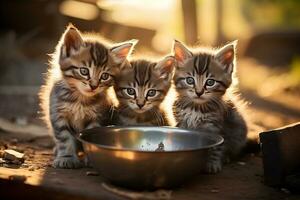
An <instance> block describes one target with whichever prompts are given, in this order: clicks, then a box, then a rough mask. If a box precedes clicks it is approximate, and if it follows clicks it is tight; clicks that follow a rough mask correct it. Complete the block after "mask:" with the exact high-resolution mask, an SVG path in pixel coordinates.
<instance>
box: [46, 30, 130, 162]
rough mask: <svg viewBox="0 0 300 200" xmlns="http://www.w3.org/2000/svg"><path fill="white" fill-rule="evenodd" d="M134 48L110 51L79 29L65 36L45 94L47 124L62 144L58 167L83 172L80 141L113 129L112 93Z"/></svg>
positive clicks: (57, 153) (58, 145)
mask: <svg viewBox="0 0 300 200" xmlns="http://www.w3.org/2000/svg"><path fill="white" fill-rule="evenodd" d="M132 46H133V43H124V44H120V45H118V46H115V47H110V46H109V44H106V43H104V42H103V41H102V40H99V39H97V38H93V37H90V36H85V35H81V33H80V32H79V31H78V30H77V29H76V28H75V27H73V26H69V27H68V28H67V30H66V32H65V33H64V34H63V36H62V39H61V41H60V42H59V43H58V45H57V49H56V52H55V53H54V54H53V56H52V61H51V63H50V68H49V71H48V74H47V80H46V84H45V85H44V86H42V89H41V92H40V98H41V108H42V110H43V114H44V119H45V121H46V122H47V124H48V126H49V129H50V130H51V132H52V133H53V136H54V139H55V142H56V149H55V159H54V162H53V166H54V167H56V168H78V167H80V166H81V162H80V161H79V159H78V157H77V152H78V150H80V144H78V142H77V141H76V139H75V137H74V135H76V134H78V133H79V132H80V131H81V130H83V129H85V128H92V127H97V126H104V125H108V124H109V123H110V120H111V115H112V113H111V111H112V108H113V105H112V102H111V100H110V98H109V96H108V88H109V87H111V86H112V85H113V84H114V78H115V76H116V75H117V74H118V73H119V71H120V68H121V66H122V65H123V64H124V63H126V57H127V54H129V53H130V52H131V48H132ZM124 52H125V54H126V55H124Z"/></svg>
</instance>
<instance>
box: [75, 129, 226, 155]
mask: <svg viewBox="0 0 300 200" xmlns="http://www.w3.org/2000/svg"><path fill="white" fill-rule="evenodd" d="M141 127H145V128H166V129H176V130H177V131H178V130H180V131H183V132H185V134H189V133H190V134H191V132H193V134H194V133H195V132H196V133H197V134H204V135H209V136H210V135H211V134H210V133H205V132H201V131H197V130H190V129H184V128H178V127H172V126H139V125H135V126H103V127H95V128H90V129H84V130H82V131H80V133H79V134H77V135H76V136H75V137H76V138H77V140H79V141H80V142H82V143H83V144H84V143H87V144H90V145H95V146H97V147H99V148H102V149H105V150H113V151H130V152H141V153H178V152H189V151H199V150H202V149H209V148H212V147H215V146H218V145H221V144H222V143H223V142H224V138H223V137H222V136H221V135H220V134H217V133H213V135H214V136H216V140H217V142H216V143H215V144H210V145H205V146H201V147H199V148H191V149H184V150H172V151H170V150H166V151H147V150H141V149H132V148H119V147H114V146H110V145H102V144H97V143H93V142H90V141H87V140H84V139H83V138H82V137H83V135H84V134H85V133H83V132H86V131H91V130H93V129H99V128H107V129H109V128H114V129H120V128H122V129H124V128H126V129H127V128H129V129H133V128H141ZM91 134H95V133H91Z"/></svg>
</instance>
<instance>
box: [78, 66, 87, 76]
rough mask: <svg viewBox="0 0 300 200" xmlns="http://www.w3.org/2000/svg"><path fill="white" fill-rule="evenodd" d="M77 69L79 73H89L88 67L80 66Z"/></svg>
mask: <svg viewBox="0 0 300 200" xmlns="http://www.w3.org/2000/svg"><path fill="white" fill-rule="evenodd" d="M79 71H80V74H81V75H83V76H87V75H88V74H89V69H88V68H85V67H80V69H79Z"/></svg>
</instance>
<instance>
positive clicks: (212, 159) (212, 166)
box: [201, 123, 224, 174]
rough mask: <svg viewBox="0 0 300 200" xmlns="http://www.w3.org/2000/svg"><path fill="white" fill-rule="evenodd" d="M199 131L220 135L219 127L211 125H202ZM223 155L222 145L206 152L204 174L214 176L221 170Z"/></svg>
mask: <svg viewBox="0 0 300 200" xmlns="http://www.w3.org/2000/svg"><path fill="white" fill-rule="evenodd" d="M201 129H203V131H204V132H208V133H210V134H217V133H220V132H221V131H220V127H218V126H216V125H215V124H213V123H206V124H204V125H203V126H202V127H201ZM223 155H224V145H223V144H221V145H219V146H216V147H213V148H211V149H210V150H209V152H208V159H207V163H206V166H205V169H204V170H205V172H206V173H209V174H216V173H218V172H220V171H221V170H222V165H223V162H222V160H223Z"/></svg>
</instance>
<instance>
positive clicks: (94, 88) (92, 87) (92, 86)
mask: <svg viewBox="0 0 300 200" xmlns="http://www.w3.org/2000/svg"><path fill="white" fill-rule="evenodd" d="M90 87H91V89H92V90H96V89H97V87H98V85H90Z"/></svg>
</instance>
